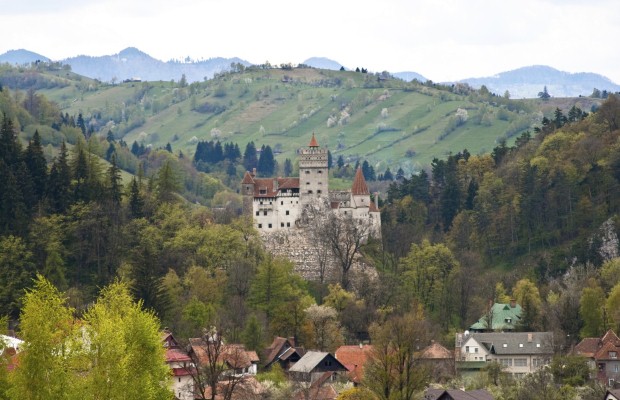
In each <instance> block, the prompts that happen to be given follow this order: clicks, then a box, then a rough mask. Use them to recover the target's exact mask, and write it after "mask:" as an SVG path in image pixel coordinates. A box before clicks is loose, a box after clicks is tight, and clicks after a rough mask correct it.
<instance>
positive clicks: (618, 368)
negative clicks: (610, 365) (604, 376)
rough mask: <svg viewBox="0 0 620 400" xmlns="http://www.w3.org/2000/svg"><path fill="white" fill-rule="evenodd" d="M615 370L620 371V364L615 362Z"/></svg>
mask: <svg viewBox="0 0 620 400" xmlns="http://www.w3.org/2000/svg"><path fill="white" fill-rule="evenodd" d="M614 372H620V365H618V364H614Z"/></svg>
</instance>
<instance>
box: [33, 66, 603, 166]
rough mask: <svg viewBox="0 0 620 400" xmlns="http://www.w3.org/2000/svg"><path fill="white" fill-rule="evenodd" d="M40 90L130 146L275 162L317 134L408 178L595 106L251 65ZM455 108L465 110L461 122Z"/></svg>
mask: <svg viewBox="0 0 620 400" xmlns="http://www.w3.org/2000/svg"><path fill="white" fill-rule="evenodd" d="M42 93H44V94H45V95H46V96H47V97H49V98H50V99H53V100H55V101H57V102H58V103H59V105H60V106H61V108H62V111H63V112H66V113H69V114H70V115H77V114H79V113H82V114H84V116H85V118H86V120H87V121H89V120H90V122H91V123H93V124H94V125H96V128H97V129H99V130H101V131H102V132H106V133H107V131H108V130H111V131H112V132H113V133H114V135H115V136H116V138H117V139H121V138H122V139H123V140H125V141H126V142H127V143H129V144H131V143H133V141H137V142H138V143H143V144H144V145H145V146H147V145H152V146H153V147H155V148H158V147H163V146H165V145H166V144H167V143H170V144H171V145H172V147H173V149H174V151H175V152H178V151H179V150H180V151H182V152H183V153H184V154H189V155H191V154H193V152H194V150H195V144H196V142H197V140H211V139H216V138H219V139H220V140H222V141H233V142H235V143H238V144H239V146H241V147H242V148H243V146H245V144H246V143H247V142H249V141H254V142H255V143H256V144H257V145H258V146H260V145H262V144H268V145H270V146H271V147H272V148H274V150H275V151H276V157H277V159H278V160H279V161H281V162H282V161H284V159H285V158H291V159H295V152H296V150H297V149H298V148H299V147H300V146H302V145H305V144H306V142H307V141H308V137H309V135H310V133H311V132H315V133H316V135H317V137H318V140H319V143H320V144H321V145H327V146H329V148H330V150H331V151H332V154H333V155H334V156H338V155H343V156H344V157H345V159H347V160H349V161H355V160H356V159H358V158H362V159H367V160H369V162H370V163H371V165H374V166H375V169H377V171H379V172H380V171H382V170H384V169H385V168H386V167H387V166H391V167H392V169H394V168H398V167H403V169H404V170H405V172H413V171H415V170H418V169H420V168H421V167H422V166H426V165H428V164H429V163H430V161H431V160H432V159H433V158H435V157H437V158H443V157H445V156H446V155H447V154H448V153H449V152H457V151H459V150H462V149H463V148H467V149H468V150H469V151H470V152H471V153H473V154H479V153H482V152H488V151H490V150H491V149H492V148H493V147H495V146H496V145H497V143H498V142H499V140H500V139H501V138H507V139H510V138H512V137H516V136H517V135H518V134H520V133H521V132H523V131H525V130H527V129H531V128H532V127H534V126H537V125H540V122H541V119H542V117H543V112H541V110H542V111H544V115H547V116H549V117H551V115H552V113H553V110H554V109H555V107H554V105H555V104H556V103H555V102H556V101H562V102H563V103H562V105H563V106H564V105H565V106H566V107H568V108H570V107H572V105H575V104H577V105H578V106H579V107H580V108H582V109H583V110H585V111H589V110H590V107H591V106H592V102H593V101H595V100H593V99H586V98H580V99H557V100H556V99H552V100H551V101H549V102H544V103H543V102H542V101H539V100H508V99H505V98H503V97H497V96H494V95H492V94H488V93H486V92H482V93H481V92H480V91H473V90H471V89H470V88H469V87H467V86H462V85H461V86H458V87H443V86H437V85H433V84H421V83H417V82H413V83H407V82H404V81H401V80H399V79H394V78H391V77H389V76H387V75H386V76H384V75H373V74H363V73H358V72H350V71H327V70H318V69H311V68H295V69H290V70H282V69H258V68H253V69H252V68H249V69H245V70H244V71H239V72H234V73H226V74H222V75H219V76H217V77H216V78H215V79H213V80H209V81H206V82H202V83H193V84H191V85H186V84H183V83H182V82H130V83H121V84H117V85H114V86H111V85H103V84H97V83H95V84H92V83H89V84H88V85H85V84H84V82H75V84H74V85H71V86H66V87H61V88H59V87H54V88H51V89H44V90H42ZM564 103H566V104H564ZM568 108H566V110H565V112H566V111H567V110H568ZM458 109H462V110H465V111H461V113H462V114H464V117H461V118H460V120H457V118H458V117H457V110H458ZM103 134H105V133H103Z"/></svg>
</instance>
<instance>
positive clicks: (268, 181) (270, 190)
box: [253, 178, 299, 197]
mask: <svg viewBox="0 0 620 400" xmlns="http://www.w3.org/2000/svg"><path fill="white" fill-rule="evenodd" d="M275 181H277V184H278V186H277V189H276V187H275V186H274V183H276V182H275ZM253 182H254V197H276V196H277V195H278V191H280V190H284V189H299V178H277V180H276V179H274V178H254V179H253Z"/></svg>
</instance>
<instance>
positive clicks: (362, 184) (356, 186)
mask: <svg viewBox="0 0 620 400" xmlns="http://www.w3.org/2000/svg"><path fill="white" fill-rule="evenodd" d="M351 194H352V195H353V196H360V195H366V194H368V195H369V194H370V192H369V191H368V185H366V179H364V174H363V173H362V167H357V171H355V179H353V187H351Z"/></svg>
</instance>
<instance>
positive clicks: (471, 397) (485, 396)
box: [424, 389, 494, 400]
mask: <svg viewBox="0 0 620 400" xmlns="http://www.w3.org/2000/svg"><path fill="white" fill-rule="evenodd" d="M424 400H494V398H493V395H491V393H489V392H487V391H486V390H484V389H477V390H468V391H464V390H459V389H448V390H445V389H428V390H427V391H426V392H425V393H424Z"/></svg>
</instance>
